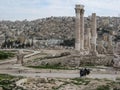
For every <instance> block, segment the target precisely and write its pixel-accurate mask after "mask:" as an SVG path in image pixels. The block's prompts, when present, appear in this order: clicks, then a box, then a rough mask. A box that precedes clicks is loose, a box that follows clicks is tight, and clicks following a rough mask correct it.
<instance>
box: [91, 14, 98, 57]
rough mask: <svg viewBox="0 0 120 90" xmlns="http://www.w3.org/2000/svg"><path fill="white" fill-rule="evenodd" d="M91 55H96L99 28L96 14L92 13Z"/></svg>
mask: <svg viewBox="0 0 120 90" xmlns="http://www.w3.org/2000/svg"><path fill="white" fill-rule="evenodd" d="M91 29H92V30H91V53H92V54H94V55H96V54H97V51H96V39H97V26H96V13H92V24H91Z"/></svg>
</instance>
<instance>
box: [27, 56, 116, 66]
mask: <svg viewBox="0 0 120 90" xmlns="http://www.w3.org/2000/svg"><path fill="white" fill-rule="evenodd" d="M113 58H114V57H113V56H109V55H107V56H105V55H104V56H103V55H101V56H91V55H85V56H79V55H69V56H64V57H60V58H54V59H44V60H37V61H33V62H27V63H26V64H25V65H27V66H40V65H56V64H58V65H61V66H66V67H79V66H84V65H85V66H94V65H105V66H111V65H112V61H113Z"/></svg>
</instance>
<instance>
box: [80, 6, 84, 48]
mask: <svg viewBox="0 0 120 90" xmlns="http://www.w3.org/2000/svg"><path fill="white" fill-rule="evenodd" d="M80 31H81V33H80V34H81V35H80V36H81V42H80V43H81V46H80V49H81V50H84V6H83V5H81V8H80Z"/></svg>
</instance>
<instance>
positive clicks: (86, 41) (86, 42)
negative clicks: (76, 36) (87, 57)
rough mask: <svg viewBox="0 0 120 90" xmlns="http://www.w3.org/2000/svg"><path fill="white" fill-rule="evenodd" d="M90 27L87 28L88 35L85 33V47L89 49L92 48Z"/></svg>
mask: <svg viewBox="0 0 120 90" xmlns="http://www.w3.org/2000/svg"><path fill="white" fill-rule="evenodd" d="M90 30H91V29H90V28H87V30H86V35H85V40H84V44H85V45H84V47H85V49H87V50H88V51H89V50H90V49H91V45H90V38H91V33H90Z"/></svg>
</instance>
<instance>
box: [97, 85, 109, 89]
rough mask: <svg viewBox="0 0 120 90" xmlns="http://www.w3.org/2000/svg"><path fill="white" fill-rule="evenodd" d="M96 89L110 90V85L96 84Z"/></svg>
mask: <svg viewBox="0 0 120 90" xmlns="http://www.w3.org/2000/svg"><path fill="white" fill-rule="evenodd" d="M96 90H110V86H109V85H101V86H98V87H97V89H96Z"/></svg>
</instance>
